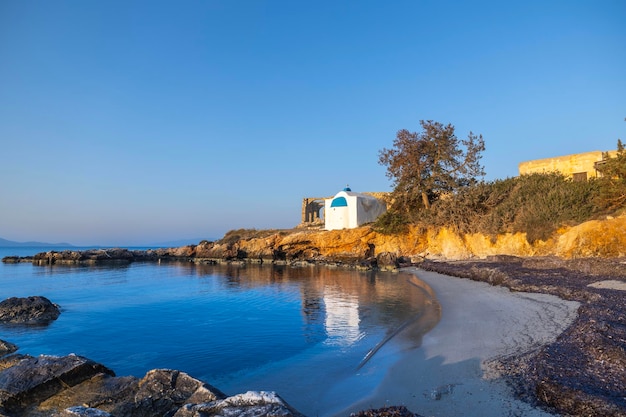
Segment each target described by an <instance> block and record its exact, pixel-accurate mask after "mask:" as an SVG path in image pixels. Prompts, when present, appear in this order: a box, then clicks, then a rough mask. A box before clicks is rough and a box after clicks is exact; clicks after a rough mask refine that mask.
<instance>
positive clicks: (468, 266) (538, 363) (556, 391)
mask: <svg viewBox="0 0 626 417" xmlns="http://www.w3.org/2000/svg"><path fill="white" fill-rule="evenodd" d="M420 268H423V269H425V270H429V271H434V272H439V273H441V274H446V275H451V276H457V277H462V278H468V279H472V280H475V281H482V282H488V283H490V284H492V285H501V286H504V287H507V288H509V289H511V290H512V291H524V292H535V293H537V292H538V293H545V294H552V295H556V296H558V297H560V298H563V299H566V300H572V301H578V302H580V303H581V306H580V308H579V310H578V317H577V319H576V320H575V321H574V323H573V324H572V325H571V326H570V327H569V328H568V329H567V330H566V331H565V332H564V333H563V334H561V335H560V336H559V337H558V339H557V340H556V342H554V343H552V344H550V345H548V346H546V347H545V348H543V349H541V350H540V351H538V352H533V353H532V354H530V355H527V356H524V357H513V358H502V359H501V361H500V364H498V365H499V366H500V367H501V371H502V373H503V375H505V376H506V377H507V378H508V380H509V382H510V383H511V385H512V386H513V387H515V389H516V394H517V395H519V396H520V397H522V398H524V399H526V400H527V401H531V402H534V403H536V404H538V405H540V406H546V407H550V408H551V409H553V410H556V411H557V412H558V413H560V414H564V415H574V416H591V415H594V416H599V415H601V416H626V395H625V393H626V373H625V372H624V369H626V306H624V302H623V300H624V296H625V295H626V294H625V293H624V291H623V289H621V288H622V287H621V286H620V285H616V284H619V283H622V284H623V283H624V282H626V264H625V263H624V260H623V259H597V258H589V259H572V260H565V259H560V258H555V257H541V258H516V257H510V256H495V257H491V258H489V259H485V260H472V261H456V262H431V261H425V262H423V263H422V264H421V265H420ZM604 282H612V283H613V285H598V283H604Z"/></svg>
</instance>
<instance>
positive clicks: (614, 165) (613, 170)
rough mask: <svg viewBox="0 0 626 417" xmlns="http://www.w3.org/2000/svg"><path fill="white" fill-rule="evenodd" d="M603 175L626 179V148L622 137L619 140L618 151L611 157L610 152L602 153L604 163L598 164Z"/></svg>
mask: <svg viewBox="0 0 626 417" xmlns="http://www.w3.org/2000/svg"><path fill="white" fill-rule="evenodd" d="M597 168H598V171H600V173H601V174H602V176H603V177H608V178H614V179H620V180H624V179H626V149H624V144H623V143H622V140H621V139H618V140H617V152H616V154H615V157H611V155H610V154H609V152H603V153H602V163H601V164H598V166H597Z"/></svg>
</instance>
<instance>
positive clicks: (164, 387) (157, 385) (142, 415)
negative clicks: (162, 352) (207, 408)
mask: <svg viewBox="0 0 626 417" xmlns="http://www.w3.org/2000/svg"><path fill="white" fill-rule="evenodd" d="M130 394H131V395H129V396H128V398H119V399H118V400H117V401H116V402H115V403H112V404H111V405H109V406H105V405H100V406H98V408H100V409H103V410H105V411H108V412H110V413H111V414H113V415H115V416H133V417H151V416H157V415H158V416H165V415H173V414H174V413H175V412H176V411H177V410H178V409H179V408H180V407H182V406H183V405H185V404H188V403H190V402H210V401H215V400H218V399H223V398H226V396H225V395H224V394H223V393H222V392H220V391H219V390H218V389H216V388H214V387H212V386H210V385H208V384H206V383H204V382H202V381H200V380H198V379H195V378H192V377H191V376H189V375H188V374H186V373H184V372H181V371H175V370H169V369H154V370H151V371H149V372H148V373H147V374H146V375H145V376H144V377H143V378H142V379H141V380H140V381H138V382H137V386H136V390H135V391H134V392H130Z"/></svg>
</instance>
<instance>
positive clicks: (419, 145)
mask: <svg viewBox="0 0 626 417" xmlns="http://www.w3.org/2000/svg"><path fill="white" fill-rule="evenodd" d="M420 125H421V126H422V131H421V132H419V133H418V132H409V131H408V130H406V129H402V130H400V131H398V133H397V135H396V139H395V140H394V142H393V148H391V149H382V150H381V151H379V154H378V156H379V159H378V163H379V164H381V165H384V166H386V167H387V173H386V175H387V177H388V178H390V179H392V180H393V182H394V190H393V192H392V197H393V198H394V200H395V206H396V208H397V209H400V210H404V211H405V212H410V211H412V209H414V208H415V207H416V205H419V202H420V200H421V204H422V205H423V207H424V208H426V209H429V208H430V206H431V203H432V202H433V201H434V200H435V199H437V198H438V197H439V196H440V195H441V194H442V193H450V192H454V191H455V190H457V189H458V188H459V187H463V186H467V185H470V184H473V183H475V182H476V181H477V179H476V177H482V176H484V175H485V173H484V170H483V167H482V166H481V165H480V159H481V157H482V152H483V151H484V150H485V143H484V141H483V137H482V135H479V136H476V135H474V134H473V133H472V132H470V133H469V135H468V137H467V139H466V140H459V139H458V138H457V137H456V135H455V133H454V126H452V125H451V124H448V125H445V126H444V125H443V124H442V123H439V122H434V121H432V120H427V121H424V120H420Z"/></svg>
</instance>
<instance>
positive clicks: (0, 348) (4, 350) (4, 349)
mask: <svg viewBox="0 0 626 417" xmlns="http://www.w3.org/2000/svg"><path fill="white" fill-rule="evenodd" d="M16 350H17V346H15V345H14V344H13V343H9V342H6V341H4V340H0V357H2V356H4V355H8V354H9V353H13V352H15V351H16Z"/></svg>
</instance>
